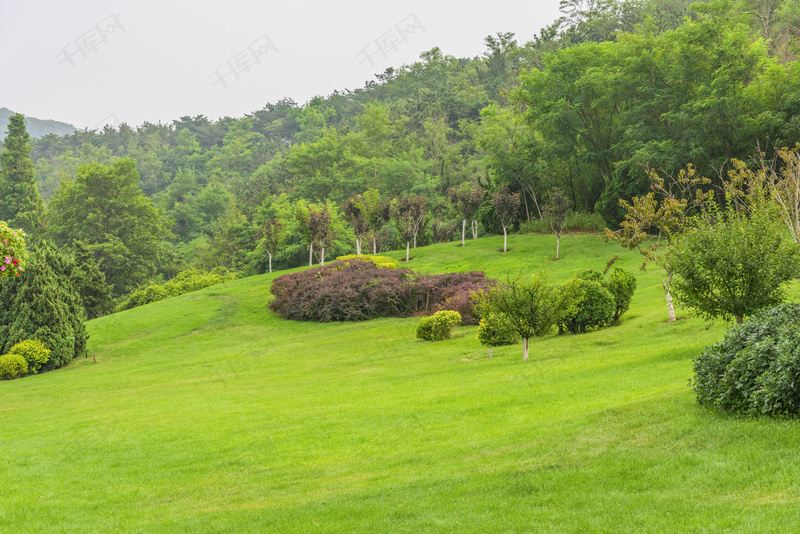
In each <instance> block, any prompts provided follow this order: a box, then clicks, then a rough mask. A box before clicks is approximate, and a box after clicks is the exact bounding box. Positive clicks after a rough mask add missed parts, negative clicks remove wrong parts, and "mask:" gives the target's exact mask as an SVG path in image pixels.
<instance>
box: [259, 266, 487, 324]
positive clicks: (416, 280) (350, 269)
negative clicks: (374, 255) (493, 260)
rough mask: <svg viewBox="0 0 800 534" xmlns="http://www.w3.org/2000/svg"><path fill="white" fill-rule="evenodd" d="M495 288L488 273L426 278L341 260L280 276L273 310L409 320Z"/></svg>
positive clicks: (299, 316) (302, 317) (313, 317)
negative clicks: (445, 304) (416, 314)
mask: <svg viewBox="0 0 800 534" xmlns="http://www.w3.org/2000/svg"><path fill="white" fill-rule="evenodd" d="M491 284H492V282H491V281H490V280H488V279H487V278H486V277H485V275H484V273H483V272H482V271H472V272H468V273H450V274H440V275H423V274H417V273H414V272H413V271H411V270H410V269H381V268H380V267H378V266H377V265H375V264H374V263H372V262H369V261H353V260H349V261H336V262H333V263H330V264H328V265H325V266H324V267H315V268H313V269H307V270H305V271H300V272H296V273H291V274H285V275H283V276H281V277H279V278H276V279H275V281H274V282H272V294H273V295H274V296H275V299H274V300H273V301H272V302H271V303H270V305H269V307H270V309H271V310H272V311H274V312H275V313H277V314H278V315H280V316H281V317H283V318H284V319H294V320H296V321H319V322H329V321H364V320H366V319H374V318H377V317H408V316H410V315H412V314H415V313H419V312H423V313H425V312H427V313H432V312H433V311H438V310H441V309H450V308H448V307H447V306H444V307H442V306H443V304H444V303H445V302H446V301H447V300H448V299H451V298H452V297H456V296H457V295H461V294H464V295H468V294H469V293H471V292H472V291H478V290H481V289H482V290H486V289H487V287H488V286H489V285H491ZM456 311H459V313H461V310H460V309H459V310H456Z"/></svg>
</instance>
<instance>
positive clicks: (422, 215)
mask: <svg viewBox="0 0 800 534" xmlns="http://www.w3.org/2000/svg"><path fill="white" fill-rule="evenodd" d="M391 214H392V218H393V219H394V220H395V224H396V226H397V229H398V230H399V231H400V235H402V236H403V239H405V240H406V261H408V259H409V248H410V246H411V242H412V241H413V242H414V248H417V235H418V234H419V232H420V230H421V229H422V227H423V226H424V225H425V223H426V221H427V217H428V210H427V209H426V207H425V197H423V196H422V195H406V196H403V197H400V198H399V199H396V200H395V201H393V202H392V207H391Z"/></svg>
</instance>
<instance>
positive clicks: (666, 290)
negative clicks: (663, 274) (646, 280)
mask: <svg viewBox="0 0 800 534" xmlns="http://www.w3.org/2000/svg"><path fill="white" fill-rule="evenodd" d="M671 284H672V273H669V276H668V277H667V280H666V281H664V280H662V281H661V285H662V286H664V295H665V296H666V298H667V313H668V314H669V320H668V321H667V322H670V323H674V322H675V321H676V320H677V319H675V307H674V306H673V305H672V292H671V291H670V289H669V287H670V285H671Z"/></svg>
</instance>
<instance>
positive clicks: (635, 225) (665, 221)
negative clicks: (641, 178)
mask: <svg viewBox="0 0 800 534" xmlns="http://www.w3.org/2000/svg"><path fill="white" fill-rule="evenodd" d="M710 183H711V180H709V179H708V178H702V177H699V176H696V175H695V170H694V167H692V166H691V165H689V166H688V167H687V169H686V170H681V172H680V173H679V174H678V176H677V178H675V177H672V176H668V177H667V179H665V178H664V177H662V176H661V175H659V174H658V173H657V172H656V171H654V170H651V171H650V189H651V190H652V191H651V192H649V193H648V194H647V195H645V196H643V197H634V198H633V199H632V200H631V202H630V203H628V202H627V201H625V200H624V199H620V201H619V203H620V205H621V206H622V207H623V208H624V209H625V210H626V211H627V213H626V214H625V219H624V220H623V221H622V223H621V224H620V228H619V230H617V231H615V232H612V231H611V230H609V229H608V228H606V229H605V236H603V237H604V239H605V240H606V241H608V240H611V239H613V240H616V241H619V242H620V244H621V245H622V246H624V247H628V248H630V249H638V250H639V252H640V253H641V254H642V255H643V256H644V262H643V263H642V267H641V269H642V270H644V269H645V268H647V264H648V263H650V262H653V263H655V264H656V265H659V266H661V267H662V268H663V269H664V272H665V274H666V278H665V279H664V280H662V281H661V286H662V287H663V288H664V295H665V297H666V300H667V313H668V316H669V319H668V321H669V322H670V323H673V322H675V320H676V318H675V308H674V306H673V303H672V289H671V288H672V277H673V275H674V272H673V270H672V268H671V267H670V266H669V265H668V263H667V261H666V258H667V254H666V252H667V251H668V250H669V247H670V246H671V244H672V243H673V241H674V240H675V238H676V237H677V236H678V234H680V232H681V231H682V230H683V229H684V228H685V227H686V223H687V220H688V218H689V215H690V213H691V212H692V211H694V210H697V209H699V208H702V207H703V206H705V205H706V203H707V202H708V201H709V200H711V199H712V198H713V193H712V192H710V191H709V192H704V191H703V189H702V186H704V185H707V184H710ZM656 193H658V198H657V197H656ZM649 231H655V232H657V237H655V238H654V239H651V238H650V235H649V234H648V232H649Z"/></svg>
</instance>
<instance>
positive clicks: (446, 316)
mask: <svg viewBox="0 0 800 534" xmlns="http://www.w3.org/2000/svg"><path fill="white" fill-rule="evenodd" d="M459 323H461V314H459V313H458V312H455V311H451V310H443V311H438V312H436V313H434V314H433V315H431V316H430V317H423V318H422V319H421V320H420V322H419V325H418V326H417V337H418V338H419V339H422V340H423V341H443V340H445V339H450V338H451V337H452V335H453V327H454V326H456V325H457V324H459Z"/></svg>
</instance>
